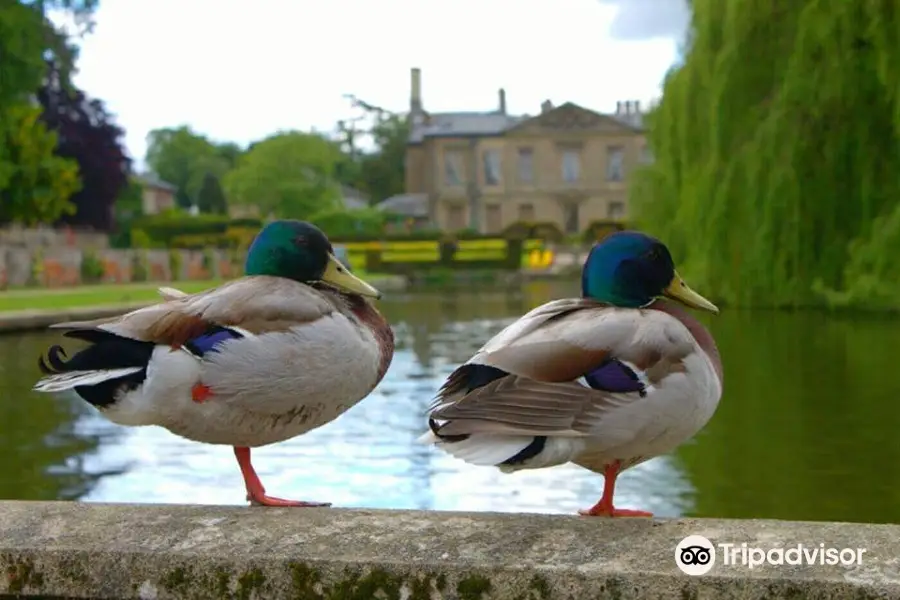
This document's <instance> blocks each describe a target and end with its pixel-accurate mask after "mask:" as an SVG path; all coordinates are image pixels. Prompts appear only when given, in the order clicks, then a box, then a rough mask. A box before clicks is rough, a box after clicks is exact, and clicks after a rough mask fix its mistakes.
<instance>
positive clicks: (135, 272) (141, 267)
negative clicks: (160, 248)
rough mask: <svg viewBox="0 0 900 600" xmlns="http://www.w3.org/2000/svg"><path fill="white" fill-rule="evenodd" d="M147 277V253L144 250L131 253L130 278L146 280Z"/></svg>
mask: <svg viewBox="0 0 900 600" xmlns="http://www.w3.org/2000/svg"><path fill="white" fill-rule="evenodd" d="M148 277H149V268H148V266H147V255H146V254H145V253H144V252H135V253H134V254H132V255H131V280H132V281H147V279H148Z"/></svg>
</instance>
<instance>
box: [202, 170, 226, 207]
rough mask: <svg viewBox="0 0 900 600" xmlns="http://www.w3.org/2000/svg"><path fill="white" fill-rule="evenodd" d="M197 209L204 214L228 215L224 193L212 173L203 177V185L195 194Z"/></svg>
mask: <svg viewBox="0 0 900 600" xmlns="http://www.w3.org/2000/svg"><path fill="white" fill-rule="evenodd" d="M197 207H198V208H199V209H200V210H201V211H203V212H205V213H216V214H220V215H224V214H227V213H228V204H227V202H226V201H225V192H223V191H222V186H221V185H219V180H218V179H217V178H216V176H215V175H213V174H212V173H207V174H206V175H205V176H204V177H203V185H202V186H201V187H200V192H199V193H198V194H197Z"/></svg>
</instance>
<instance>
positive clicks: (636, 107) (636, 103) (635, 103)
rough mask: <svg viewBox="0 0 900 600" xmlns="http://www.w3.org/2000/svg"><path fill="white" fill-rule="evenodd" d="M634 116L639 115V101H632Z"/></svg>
mask: <svg viewBox="0 0 900 600" xmlns="http://www.w3.org/2000/svg"><path fill="white" fill-rule="evenodd" d="M634 114H636V115H639V114H641V101H640V100H635V101H634Z"/></svg>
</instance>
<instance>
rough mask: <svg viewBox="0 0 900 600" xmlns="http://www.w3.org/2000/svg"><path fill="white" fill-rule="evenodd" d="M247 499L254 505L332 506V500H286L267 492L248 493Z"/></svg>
mask: <svg viewBox="0 0 900 600" xmlns="http://www.w3.org/2000/svg"><path fill="white" fill-rule="evenodd" d="M247 500H249V501H250V504H251V505H253V506H297V507H306V508H325V507H328V506H331V502H305V501H303V500H284V499H283V498H274V497H272V496H266V495H265V494H258V495H251V494H247Z"/></svg>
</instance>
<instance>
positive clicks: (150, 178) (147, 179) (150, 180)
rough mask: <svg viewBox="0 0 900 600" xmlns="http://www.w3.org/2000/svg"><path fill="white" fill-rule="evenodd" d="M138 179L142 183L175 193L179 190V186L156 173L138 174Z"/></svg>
mask: <svg viewBox="0 0 900 600" xmlns="http://www.w3.org/2000/svg"><path fill="white" fill-rule="evenodd" d="M137 179H138V180H139V181H140V182H141V183H143V184H144V185H146V186H149V187H155V188H159V189H161V190H166V191H168V192H172V193H173V194H174V193H175V192H177V191H178V186H176V185H174V184H171V183H169V182H168V181H163V180H162V179H160V178H159V177H158V176H157V175H156V174H155V173H142V174H140V175H138V176H137Z"/></svg>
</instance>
